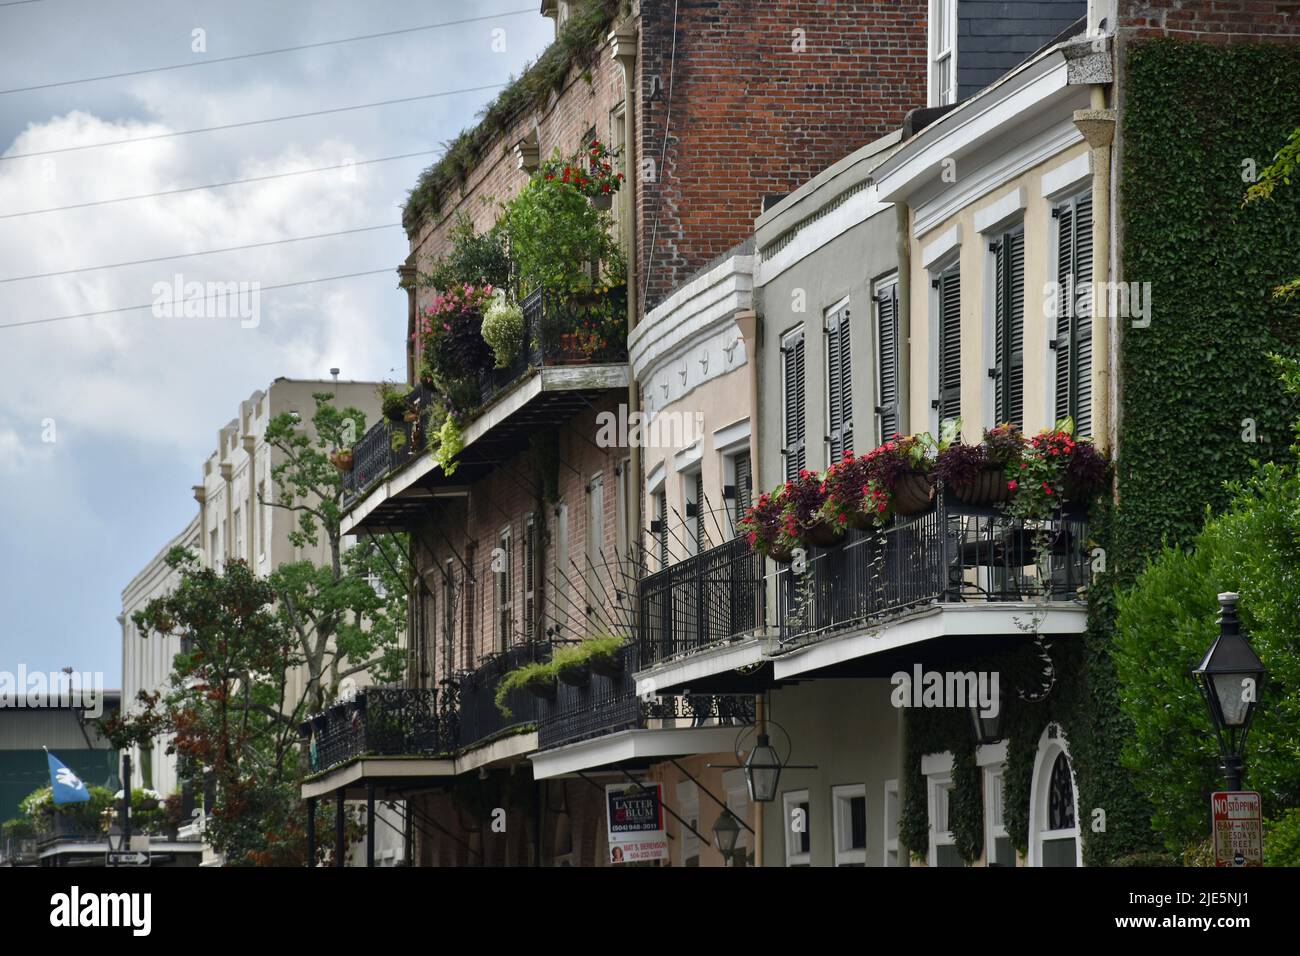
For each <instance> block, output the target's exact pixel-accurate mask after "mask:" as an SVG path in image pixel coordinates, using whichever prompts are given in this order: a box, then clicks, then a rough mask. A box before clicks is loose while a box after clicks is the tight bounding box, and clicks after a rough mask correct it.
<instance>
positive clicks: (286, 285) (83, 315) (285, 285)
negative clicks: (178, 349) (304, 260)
mask: <svg viewBox="0 0 1300 956" xmlns="http://www.w3.org/2000/svg"><path fill="white" fill-rule="evenodd" d="M394 271H395V270H394V269H393V268H392V267H391V266H390V267H388V268H386V269H371V270H370V271H369V272H349V273H346V274H344V275H337V276H321V277H320V278H319V279H303V280H302V281H300V282H281V283H279V284H277V285H264V286H258V289H257V291H258V293H259V294H261V293H262V292H271V291H272V290H275V289H291V288H294V287H296V286H304V285H315V284H317V283H319V282H334V281H337V280H339V279H357V278H360V277H362V276H377V275H393V274H394ZM224 295H225V293H219V292H214V293H210V294H208V295H206V296H204V297H203V298H202V299H197V300H196V299H181V300H179V301H178V300H175V299H173V300H171V301H169V302H168V303H166V304H167V305H169V306H183V305H185V303H186V302H195V301H199V302H207V301H209V300H211V299H215V298H221V297H222V296H224ZM154 305H155V303H153V302H146V303H144V304H143V305H125V306H122V307H121V308H117V309H100V310H99V311H97V312H78V313H76V314H74V315H55V316H51V317H49V318H47V319H29V320H27V321H26V322H7V323H5V324H4V325H0V329H16V328H20V327H22V326H25V325H47V324H49V323H51V322H66V321H67V320H69V319H88V318H91V317H92V316H97V315H114V314H116V313H118V312H137V311H139V310H140V309H152V308H153V307H154Z"/></svg>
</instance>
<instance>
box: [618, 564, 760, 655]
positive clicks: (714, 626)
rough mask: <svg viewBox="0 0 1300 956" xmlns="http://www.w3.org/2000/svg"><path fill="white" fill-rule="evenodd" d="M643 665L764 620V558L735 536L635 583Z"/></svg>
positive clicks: (716, 641) (720, 639) (727, 636)
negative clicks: (639, 616)
mask: <svg viewBox="0 0 1300 956" xmlns="http://www.w3.org/2000/svg"><path fill="white" fill-rule="evenodd" d="M638 590H639V592H640V594H639V596H640V608H641V611H640V614H641V628H640V629H641V661H642V664H643V666H649V665H651V664H655V663H658V662H660V661H664V660H668V659H670V658H673V657H676V656H678V655H680V654H687V653H690V652H692V651H696V650H699V649H700V648H703V647H710V646H713V645H715V644H721V643H725V642H727V641H729V640H731V639H732V638H734V637H737V636H739V635H742V634H746V633H749V632H751V631H753V630H755V629H756V628H759V627H762V626H763V625H764V623H765V622H766V603H767V602H766V600H765V597H764V589H763V558H762V556H761V555H758V554H755V553H754V552H753V551H751V550H750V549H749V543H748V542H747V541H746V540H745V539H744V538H733V539H732V540H730V541H727V542H726V543H724V544H721V545H718V546H717V547H716V548H711V549H710V550H708V551H704V552H701V553H700V554H695V555H692V556H691V557H689V558H687V559H686V560H684V561H679V562H678V563H677V564H674V565H672V566H671V567H668V568H665V569H664V570H662V571H657V572H655V573H654V574H649V575H646V577H644V578H642V579H641V582H640V584H639V585H638Z"/></svg>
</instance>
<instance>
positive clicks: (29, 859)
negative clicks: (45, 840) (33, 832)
mask: <svg viewBox="0 0 1300 956" xmlns="http://www.w3.org/2000/svg"><path fill="white" fill-rule="evenodd" d="M39 858H40V854H39V848H38V841H37V839H36V837H17V836H6V837H2V838H0V866H35V865H36V863H37V860H38V859H39Z"/></svg>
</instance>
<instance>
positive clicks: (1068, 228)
mask: <svg viewBox="0 0 1300 956" xmlns="http://www.w3.org/2000/svg"><path fill="white" fill-rule="evenodd" d="M1052 216H1053V217H1055V219H1056V236H1057V242H1056V280H1057V284H1058V288H1059V293H1058V295H1059V298H1058V300H1057V304H1056V337H1055V339H1054V340H1053V342H1052V347H1053V348H1054V349H1055V351H1056V362H1055V366H1056V376H1055V378H1056V382H1055V390H1056V418H1057V419H1062V418H1065V417H1066V416H1067V415H1068V416H1069V417H1070V418H1073V419H1074V425H1075V430H1076V432H1077V433H1078V434H1079V435H1083V436H1086V435H1090V434H1092V312H1093V309H1092V195H1091V194H1085V195H1082V196H1076V197H1074V198H1073V199H1068V200H1066V201H1065V202H1063V203H1061V204H1060V205H1058V206H1057V207H1056V208H1055V209H1053V210H1052Z"/></svg>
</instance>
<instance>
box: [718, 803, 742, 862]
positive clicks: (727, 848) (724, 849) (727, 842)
mask: <svg viewBox="0 0 1300 956" xmlns="http://www.w3.org/2000/svg"><path fill="white" fill-rule="evenodd" d="M739 839H740V824H739V823H738V822H736V817H735V814H733V813H732V812H731V811H730V810H723V811H722V813H721V815H719V817H718V820H717V822H716V823H714V824H713V840H714V842H715V843H716V844H717V846H718V852H719V853H721V854H722V855H723V857H724V858H725V859H731V856H732V854H733V853H735V852H736V842H737V841H738V840H739Z"/></svg>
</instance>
